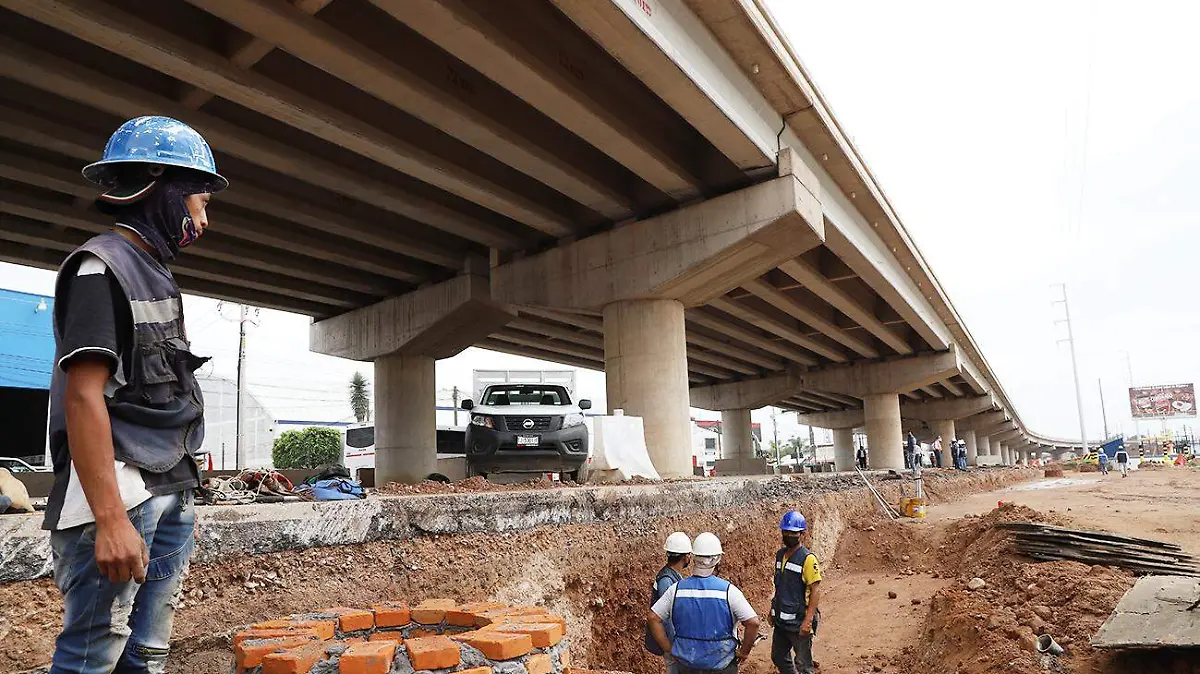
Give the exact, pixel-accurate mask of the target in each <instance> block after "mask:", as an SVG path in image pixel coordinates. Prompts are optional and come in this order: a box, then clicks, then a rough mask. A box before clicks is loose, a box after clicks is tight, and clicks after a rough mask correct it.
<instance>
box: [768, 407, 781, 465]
mask: <svg viewBox="0 0 1200 674" xmlns="http://www.w3.org/2000/svg"><path fill="white" fill-rule="evenodd" d="M771 435H772V436H773V437H774V438H775V440H774V444H775V468H776V469H781V468H782V466H780V465H779V414H778V410H777V409H776V408H774V407H772V408H771Z"/></svg>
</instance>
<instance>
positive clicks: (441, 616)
mask: <svg viewBox="0 0 1200 674" xmlns="http://www.w3.org/2000/svg"><path fill="white" fill-rule="evenodd" d="M456 606H458V602H456V601H454V600H453V599H426V600H425V601H423V602H421V603H420V604H417V605H416V606H414V607H413V609H412V620H413V622H416V623H421V624H422V625H438V624H441V622H442V621H443V620H445V619H446V611H449V610H452V609H454V608H455V607H456Z"/></svg>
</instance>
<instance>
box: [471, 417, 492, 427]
mask: <svg viewBox="0 0 1200 674" xmlns="http://www.w3.org/2000/svg"><path fill="white" fill-rule="evenodd" d="M471 425H472V426H483V427H484V428H495V427H496V425H495V422H493V421H492V418H491V417H489V416H484V415H482V414H476V415H475V416H473V417H471Z"/></svg>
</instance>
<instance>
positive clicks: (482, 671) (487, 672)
mask: <svg viewBox="0 0 1200 674" xmlns="http://www.w3.org/2000/svg"><path fill="white" fill-rule="evenodd" d="M454 674H492V668H491V667H472V668H471V669H464V670H462V671H459V672H455V673H454Z"/></svg>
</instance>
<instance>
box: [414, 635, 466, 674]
mask: <svg viewBox="0 0 1200 674" xmlns="http://www.w3.org/2000/svg"><path fill="white" fill-rule="evenodd" d="M404 647H405V648H407V649H408V658H409V660H411V661H412V666H413V669H417V670H421V669H450V668H451V667H457V666H458V663H459V656H460V654H459V650H458V644H456V643H454V642H453V641H451V640H450V637H443V636H436V637H421V638H418V639H408V640H407V641H405V642H404Z"/></svg>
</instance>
